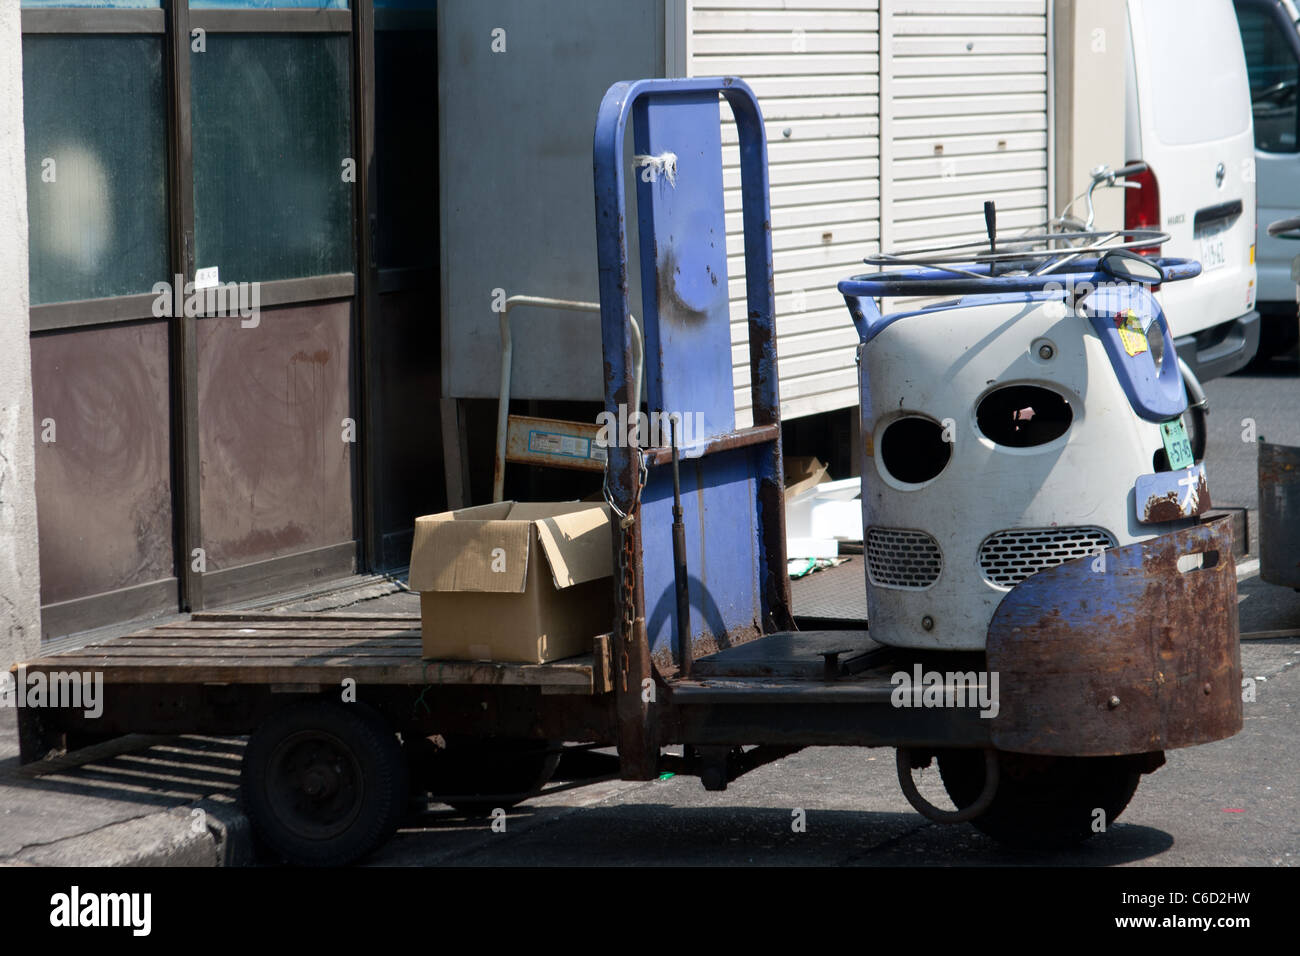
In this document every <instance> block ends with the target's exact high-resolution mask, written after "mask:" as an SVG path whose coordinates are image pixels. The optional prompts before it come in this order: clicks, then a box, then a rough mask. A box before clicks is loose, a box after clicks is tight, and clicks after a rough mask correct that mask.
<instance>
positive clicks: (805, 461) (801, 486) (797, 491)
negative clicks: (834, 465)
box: [784, 456, 831, 501]
mask: <svg viewBox="0 0 1300 956" xmlns="http://www.w3.org/2000/svg"><path fill="white" fill-rule="evenodd" d="M826 470H827V466H826V465H823V464H822V463H821V462H820V461H819V460H818V459H816V458H813V457H797V456H795V457H789V458H786V460H785V468H784V471H785V497H786V500H787V501H788V500H789V499H791V498H794V497H796V496H798V495H801V494H803V493H804V492H805V491H807V490H808V489H809V488H815V487H816V486H817V485H819V484H821V483H822V482H823V481H830V480H831V479H830V475H828V474H827V473H826Z"/></svg>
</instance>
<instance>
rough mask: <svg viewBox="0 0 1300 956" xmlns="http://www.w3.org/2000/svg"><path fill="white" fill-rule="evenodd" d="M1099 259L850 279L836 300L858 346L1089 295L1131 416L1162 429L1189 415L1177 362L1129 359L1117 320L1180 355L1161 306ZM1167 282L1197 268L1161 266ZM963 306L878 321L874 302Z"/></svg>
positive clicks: (1174, 262)
mask: <svg viewBox="0 0 1300 956" xmlns="http://www.w3.org/2000/svg"><path fill="white" fill-rule="evenodd" d="M1098 263H1099V260H1097V259H1078V260H1076V261H1074V262H1071V263H1070V264H1069V266H1068V268H1067V269H1065V270H1063V271H1058V272H1051V273H1048V274H1046V275H1019V276H1016V275H999V276H989V275H988V266H986V265H971V266H969V267H967V266H963V267H962V268H965V269H968V270H969V271H971V272H975V273H981V274H979V275H975V276H962V275H958V274H955V273H953V272H948V271H946V270H943V269H929V268H915V269H906V270H902V271H899V272H888V273H885V272H881V273H873V274H870V275H863V276H855V277H854V278H852V279H845V280H843V281H842V282H840V283H839V286H838V288H839V290H840V293H841V294H843V296H844V300H845V302H846V303H847V304H848V307H849V314H850V316H851V317H852V318H853V324H854V326H855V327H856V328H857V330H858V337H859V338H860V339H861V340H862V342H863V343H867V342H870V341H871V340H872V339H873V338H875V337H876V336H877V335H879V334H880V333H881V332H882V331H884V329H886V328H888V327H889V326H890V325H892V324H893V323H895V322H898V321H902V320H904V319H918V318H921V317H924V316H926V315H933V314H934V313H936V312H941V311H947V310H951V309H960V308H966V307H969V306H972V305H980V304H984V303H988V302H994V301H999V300H1001V301H1008V302H1025V303H1028V302H1045V301H1048V300H1050V299H1053V298H1055V299H1058V300H1063V299H1064V297H1065V296H1066V295H1067V294H1070V293H1071V291H1072V292H1073V293H1074V294H1075V295H1080V294H1081V293H1087V297H1086V299H1084V301H1083V307H1084V308H1085V309H1086V311H1087V314H1088V318H1089V319H1090V320H1091V322H1092V325H1093V328H1094V329H1096V331H1097V335H1098V336H1099V337H1100V339H1101V341H1102V344H1103V346H1104V347H1105V349H1106V354H1107V356H1108V357H1109V358H1110V362H1111V367H1112V368H1114V370H1115V375H1116V377H1117V378H1118V379H1119V383H1120V385H1121V387H1122V388H1123V389H1124V394H1125V395H1126V396H1128V400H1129V402H1130V404H1131V405H1132V406H1133V410H1134V411H1135V412H1137V414H1138V415H1139V416H1141V417H1142V418H1144V419H1146V420H1147V421H1152V422H1163V421H1167V420H1169V419H1170V418H1173V417H1175V416H1177V415H1180V414H1182V412H1183V410H1184V409H1186V407H1187V397H1186V393H1185V392H1184V390H1183V380H1182V376H1181V375H1180V374H1179V370H1178V363H1177V362H1173V361H1170V362H1163V363H1161V366H1160V367H1159V368H1157V367H1156V364H1155V360H1154V358H1153V356H1152V354H1151V350H1150V349H1147V350H1146V351H1143V352H1140V353H1138V354H1137V355H1129V354H1128V353H1127V352H1126V351H1125V349H1124V345H1123V343H1122V341H1121V340H1120V336H1119V329H1118V327H1117V325H1116V322H1115V316H1116V315H1117V314H1122V313H1124V312H1126V311H1127V310H1128V309H1133V310H1134V311H1135V312H1136V313H1137V314H1138V315H1139V316H1140V317H1141V318H1142V324H1143V327H1144V328H1145V327H1147V326H1148V325H1152V324H1154V327H1155V328H1157V329H1158V330H1159V334H1160V335H1161V337H1162V338H1163V340H1164V353H1163V354H1164V355H1167V356H1172V355H1175V354H1177V353H1176V351H1175V350H1174V340H1173V335H1172V334H1171V332H1170V330H1169V322H1168V320H1167V319H1166V318H1165V314H1164V312H1163V311H1162V310H1161V308H1160V305H1159V303H1157V302H1156V300H1155V297H1154V296H1153V295H1151V293H1150V292H1149V291H1148V290H1147V288H1145V287H1144V286H1141V285H1138V284H1136V283H1129V282H1117V281H1116V280H1115V278H1114V277H1113V276H1111V275H1110V274H1109V273H1107V272H1105V271H1103V270H1101V268H1100V267H1099V265H1098ZM1156 264H1157V265H1159V266H1160V268H1161V271H1162V273H1163V274H1164V280H1163V281H1166V282H1175V281H1179V280H1182V279H1190V278H1194V277H1195V276H1197V275H1199V274H1200V271H1201V270H1200V264H1199V263H1197V262H1195V261H1192V260H1187V259H1159V260H1156ZM952 294H960V295H962V298H960V299H957V300H955V301H952V302H944V303H940V304H938V305H934V306H930V307H928V308H924V309H916V310H912V311H908V312H894V313H890V314H889V315H882V314H881V312H880V309H879V308H878V307H877V306H876V303H875V297H877V296H900V295H952Z"/></svg>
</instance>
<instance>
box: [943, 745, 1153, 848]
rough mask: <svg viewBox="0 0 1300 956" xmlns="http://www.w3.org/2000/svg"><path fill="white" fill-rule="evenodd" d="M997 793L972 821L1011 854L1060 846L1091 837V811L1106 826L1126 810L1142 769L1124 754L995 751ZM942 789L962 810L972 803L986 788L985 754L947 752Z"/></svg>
mask: <svg viewBox="0 0 1300 956" xmlns="http://www.w3.org/2000/svg"><path fill="white" fill-rule="evenodd" d="M998 772H999V781H998V790H997V794H996V795H995V796H994V798H993V803H992V804H991V805H990V806H989V808H988V809H987V810H986V811H984V813H983V814H981V815H980V816H978V817H976V818H975V819H974V820H972V821H971V823H972V824H973V825H974V826H975V828H976V829H978V830H979V831H980V832H982V833H984V834H986V835H988V836H990V837H992V838H993V839H995V840H997V841H998V842H999V843H1002V844H1005V845H1007V846H1009V847H1014V848H1016V849H1062V848H1065V847H1069V846H1074V845H1075V844H1078V843H1082V842H1083V841H1084V840H1086V839H1088V838H1089V837H1090V836H1092V835H1093V833H1094V832H1095V831H1094V826H1095V825H1096V823H1095V821H1097V813H1096V811H1097V810H1098V809H1100V810H1101V811H1102V812H1103V814H1104V816H1105V825H1106V829H1109V828H1110V825H1111V824H1112V823H1114V821H1115V819H1116V818H1117V817H1119V815H1120V814H1121V813H1122V812H1123V811H1124V808H1125V807H1127V806H1128V803H1129V800H1131V799H1132V798H1133V794H1134V792H1135V791H1136V790H1137V786H1138V781H1139V779H1140V778H1141V775H1142V774H1141V767H1140V766H1139V765H1138V764H1137V763H1136V762H1135V761H1133V760H1132V759H1130V758H1128V757H1044V756H1036V755H1031V754H1013V753H1007V752H1005V751H999V753H998ZM939 774H940V776H941V777H942V778H943V785H944V789H946V790H947V791H948V796H949V797H951V798H952V801H953V803H954V804H956V805H957V806H959V807H965V806H969V805H970V804H972V803H974V802H975V799H976V798H977V797H978V796H979V795H980V791H981V790H982V789H983V787H984V754H983V752H982V751H979V750H949V751H945V752H943V753H941V754H940V755H939Z"/></svg>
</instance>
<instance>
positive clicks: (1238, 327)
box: [1125, 0, 1259, 380]
mask: <svg viewBox="0 0 1300 956" xmlns="http://www.w3.org/2000/svg"><path fill="white" fill-rule="evenodd" d="M1128 19H1129V32H1130V40H1131V43H1130V45H1129V50H1128V56H1129V61H1128V82H1127V96H1128V103H1127V106H1126V110H1125V149H1126V152H1127V153H1128V155H1127V156H1126V157H1125V161H1134V160H1139V159H1140V160H1142V161H1144V162H1146V163H1147V165H1148V166H1149V167H1150V170H1151V173H1152V175H1153V176H1154V178H1155V180H1156V186H1157V189H1156V192H1157V193H1158V195H1159V209H1158V215H1159V221H1158V222H1146V223H1141V224H1142V225H1148V226H1152V227H1155V228H1159V229H1161V230H1163V231H1164V232H1167V233H1168V234H1169V236H1170V240H1169V242H1167V243H1165V244H1164V245H1163V246H1162V247H1161V251H1160V254H1161V255H1163V256H1173V257H1180V258H1189V259H1196V260H1198V261H1199V262H1200V263H1201V268H1202V270H1203V272H1202V274H1201V275H1200V276H1199V277H1197V278H1196V279H1193V280H1191V281H1188V282H1178V283H1174V284H1173V285H1170V286H1168V287H1167V288H1164V289H1161V290H1160V292H1159V293H1158V297H1159V298H1160V301H1161V304H1162V306H1163V307H1164V311H1165V314H1166V315H1167V316H1168V318H1169V323H1170V327H1171V330H1172V332H1173V335H1174V342H1175V345H1176V347H1177V349H1178V354H1179V357H1180V358H1182V359H1183V360H1184V361H1185V362H1186V363H1187V364H1188V366H1189V367H1190V368H1191V370H1192V371H1193V373H1194V374H1195V375H1196V376H1197V377H1198V378H1200V379H1201V380H1206V379H1210V378H1214V377H1216V376H1219V375H1226V374H1228V373H1230V372H1234V371H1236V370H1237V369H1239V368H1241V367H1242V366H1244V365H1245V364H1246V363H1248V362H1249V361H1250V360H1251V359H1252V358H1253V357H1254V355H1255V351H1256V349H1257V347H1258V343H1259V313H1258V312H1257V311H1255V298H1256V287H1255V278H1256V276H1255V261H1254V259H1255V250H1254V243H1255V183H1254V179H1255V144H1254V134H1253V130H1252V123H1251V109H1250V90H1249V85H1248V83H1247V74H1246V61H1245V57H1244V54H1243V52H1242V45H1241V40H1240V35H1239V33H1238V32H1237V21H1236V16H1235V14H1234V12H1233V7H1232V3H1231V0H1128ZM1130 181H1132V180H1130ZM1125 198H1126V201H1128V202H1132V201H1134V198H1135V197H1134V196H1133V195H1132V194H1129V195H1126V197H1125ZM1137 224H1138V223H1135V222H1133V221H1131V219H1130V217H1129V216H1128V215H1126V225H1129V226H1133V225H1137Z"/></svg>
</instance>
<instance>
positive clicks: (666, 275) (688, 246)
mask: <svg viewBox="0 0 1300 956" xmlns="http://www.w3.org/2000/svg"><path fill="white" fill-rule="evenodd" d="M632 122H633V134H632V135H633V141H634V144H635V148H636V152H637V154H638V155H639V156H671V157H673V158H672V160H671V162H672V164H673V166H672V172H671V173H668V172H662V171H660V170H657V169H656V168H655V167H654V166H652V165H648V164H647V165H643V166H641V167H639V168H638V175H637V209H638V211H639V217H638V218H639V225H640V232H641V275H642V276H643V277H646V276H653V277H654V278H655V281H654V283H653V284H652V283H650V282H649V281H646V282H644V283H643V284H642V286H641V290H642V292H641V296H642V300H643V305H642V314H643V315H646V316H649V315H654V316H655V317H656V318H657V321H653V322H647V323H646V327H645V346H646V365H645V384H646V397H647V400H648V401H649V405H650V408H652V409H663V410H664V412H666V413H673V412H676V413H679V414H681V415H682V416H683V420H684V421H686V422H692V421H694V420H695V416H696V415H697V413H699V414H701V415H702V416H703V420H704V426H705V427H704V434H702V435H699V434H697V435H689V434H688V435H687V436H686V437H688V438H691V439H693V441H691V442H690V443H689V444H682V446H681V455H682V457H683V458H691V457H694V456H695V455H698V454H700V453H701V451H702V450H703V440H704V439H705V438H707V437H708V436H713V435H725V434H727V433H728V432H730V431H732V430H733V429H734V428H735V427H736V416H735V407H734V406H735V403H734V401H733V398H732V387H733V386H732V377H731V325H730V321H731V314H730V312H731V310H730V302H729V301H728V297H727V228H726V221H725V219H724V216H723V209H722V205H721V201H720V197H721V196H722V124H721V123H720V122H719V120H718V93H717V91H716V90H706V91H703V92H700V93H681V92H678V93H675V94H673V96H672V99H671V101H660V100H659V99H658V98H656V97H654V96H653V95H652V96H650V97H647V98H645V99H643V100H642V101H641V108H637V109H634V110H633V119H632ZM661 163H662V160H661ZM678 434H679V435H681V434H682V431H681V429H679V430H678Z"/></svg>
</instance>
